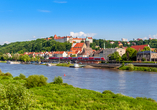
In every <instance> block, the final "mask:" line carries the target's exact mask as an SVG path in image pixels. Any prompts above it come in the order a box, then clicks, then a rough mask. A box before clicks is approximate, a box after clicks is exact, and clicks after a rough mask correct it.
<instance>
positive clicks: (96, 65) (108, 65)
mask: <svg viewBox="0 0 157 110" xmlns="http://www.w3.org/2000/svg"><path fill="white" fill-rule="evenodd" d="M11 62H13V64H31V63H30V62H29V63H28V62H20V63H19V61H11ZM0 63H7V61H0ZM34 64H37V63H34ZM146 64H148V63H146ZM37 65H46V64H37ZM50 65H51V66H63V67H69V66H71V65H73V64H68V63H59V64H57V63H50ZM102 65H103V66H102ZM106 65H107V66H106ZM110 65H112V64H110V63H109V64H105V66H104V64H94V65H85V66H81V68H93V69H96V68H99V69H101V68H107V69H115V70H127V71H147V72H157V68H156V67H147V66H143V67H141V66H134V68H133V69H131V70H130V69H129V67H128V66H122V65H117V66H115V65H112V66H110Z"/></svg>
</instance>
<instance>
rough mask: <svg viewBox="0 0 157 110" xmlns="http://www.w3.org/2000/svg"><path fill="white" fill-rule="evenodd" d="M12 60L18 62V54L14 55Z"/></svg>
mask: <svg viewBox="0 0 157 110" xmlns="http://www.w3.org/2000/svg"><path fill="white" fill-rule="evenodd" d="M13 59H14V60H16V61H17V60H19V59H20V55H19V54H18V53H15V54H14V55H13Z"/></svg>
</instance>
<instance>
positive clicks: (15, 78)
mask: <svg viewBox="0 0 157 110" xmlns="http://www.w3.org/2000/svg"><path fill="white" fill-rule="evenodd" d="M13 79H14V80H21V78H20V77H18V76H16V77H14V78H13Z"/></svg>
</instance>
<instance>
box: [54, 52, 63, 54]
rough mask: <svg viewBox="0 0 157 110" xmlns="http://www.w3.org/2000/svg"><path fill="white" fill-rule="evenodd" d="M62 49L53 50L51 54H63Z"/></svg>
mask: <svg viewBox="0 0 157 110" xmlns="http://www.w3.org/2000/svg"><path fill="white" fill-rule="evenodd" d="M63 53H64V51H56V52H53V54H63Z"/></svg>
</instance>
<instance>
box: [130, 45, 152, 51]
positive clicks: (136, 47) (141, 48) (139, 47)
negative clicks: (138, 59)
mask: <svg viewBox="0 0 157 110" xmlns="http://www.w3.org/2000/svg"><path fill="white" fill-rule="evenodd" d="M145 46H149V45H148V44H147V45H134V46H131V48H134V49H136V50H137V51H139V50H143V49H144V47H145Z"/></svg>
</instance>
